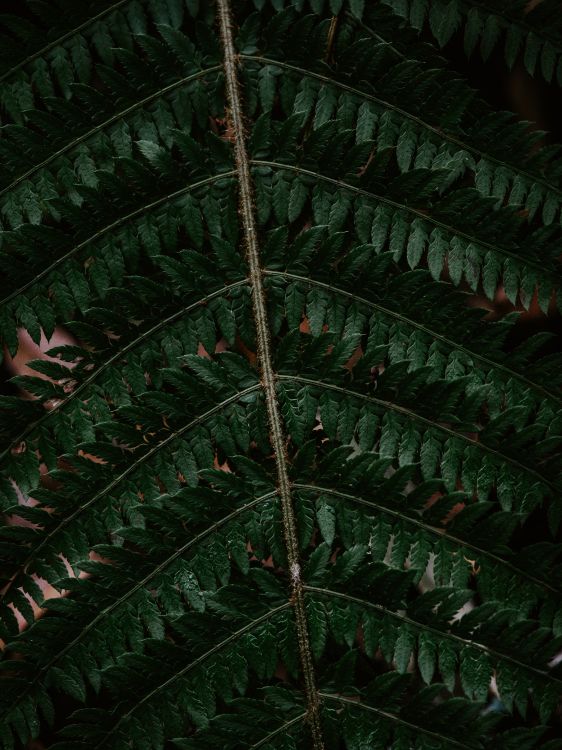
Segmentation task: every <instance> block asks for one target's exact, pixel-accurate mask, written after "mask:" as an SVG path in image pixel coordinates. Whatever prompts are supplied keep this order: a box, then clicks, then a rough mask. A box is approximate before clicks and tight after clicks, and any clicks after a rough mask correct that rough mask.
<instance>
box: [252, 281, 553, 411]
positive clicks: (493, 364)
mask: <svg viewBox="0 0 562 750" xmlns="http://www.w3.org/2000/svg"><path fill="white" fill-rule="evenodd" d="M264 273H266V274H267V275H268V276H280V277H283V278H286V279H292V280H294V281H299V282H302V283H303V284H310V285H312V286H317V287H319V288H321V289H326V291H329V292H332V293H334V294H339V295H341V296H345V297H349V299H352V300H354V301H356V302H358V303H359V304H362V305H365V306H366V307H371V308H372V309H373V310H380V312H382V313H383V314H384V315H388V316H390V317H393V318H396V320H400V321H402V322H404V323H406V324H407V325H410V326H412V327H413V328H417V329H418V330H420V331H423V332H424V333H426V334H427V335H428V336H431V337H432V338H433V339H435V340H436V341H442V342H443V343H445V344H447V346H450V347H451V348H454V349H457V350H458V351H461V352H463V353H465V354H466V355H467V356H469V357H472V358H473V359H478V360H480V361H481V362H483V363H484V364H485V365H486V366H487V367H489V368H491V369H496V370H502V371H503V372H505V373H506V374H507V375H508V376H509V377H510V378H515V379H517V380H520V381H521V382H522V383H525V385H527V386H528V387H529V388H532V389H533V390H537V391H539V392H540V393H542V394H543V395H544V396H546V397H547V398H550V399H552V400H553V401H555V402H557V403H558V404H559V405H560V406H562V396H558V395H556V394H555V393H553V392H552V391H549V390H548V389H547V388H544V386H541V385H539V384H538V383H535V382H534V381H532V380H529V378H526V377H525V376H524V375H522V374H521V373H519V372H517V371H516V370H512V369H511V368H510V367H508V366H507V365H504V364H502V363H501V362H496V361H495V360H493V359H490V358H489V357H486V356H485V355H483V354H478V353H477V352H475V351H473V350H472V349H468V348H467V347H466V346H463V345H462V344H459V343H457V342H456V341H454V340H453V339H449V338H447V337H446V336H444V335H443V334H441V333H437V332H436V331H433V330H432V329H431V328H428V327H427V325H425V324H424V323H419V322H418V321H415V320H412V319H411V318H408V317H407V316H406V315H404V314H402V313H398V312H396V311H395V310H391V309H390V308H388V307H384V306H383V305H380V304H378V303H377V302H371V301H370V300H368V299H366V298H365V297H360V296H359V295H357V294H354V293H353V292H348V291H346V290H345V289H340V288H339V287H337V286H332V285H331V284H326V283H325V282H323V281H318V280H316V279H313V278H310V277H308V276H299V275H297V274H294V273H289V272H287V271H270V270H267V269H266V270H265V271H264Z"/></svg>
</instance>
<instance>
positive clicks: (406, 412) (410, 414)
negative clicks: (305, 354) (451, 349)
mask: <svg viewBox="0 0 562 750" xmlns="http://www.w3.org/2000/svg"><path fill="white" fill-rule="evenodd" d="M277 379H278V380H279V381H287V382H295V383H302V384H303V385H310V386H314V387H317V388H324V389H326V390H331V391H336V392H338V393H342V394H344V395H345V396H350V397H352V398H358V399H360V400H361V401H367V402H369V403H373V404H377V405H378V406H381V407H382V408H384V409H388V410H389V411H395V412H397V413H398V414H402V415H403V416H405V417H407V418H408V419H410V420H412V421H418V422H421V423H422V424H424V425H426V426H427V427H428V428H431V429H435V430H439V431H440V432H443V433H445V434H446V435H449V436H450V437H452V438H456V439H459V440H463V441H464V442H465V443H468V444H469V445H473V446H475V447H476V448H479V449H480V450H484V451H486V452H487V453H490V454H492V455H494V456H496V457H497V458H498V459H499V460H501V461H504V462H506V463H510V464H512V465H513V466H516V467H517V468H518V469H519V470H520V471H524V472H525V473H527V474H531V475H532V476H534V477H535V478H536V479H538V480H539V481H540V482H541V484H544V485H546V486H547V487H549V488H550V489H551V491H552V493H553V495H556V493H557V492H558V488H557V487H556V485H554V484H553V483H552V482H551V481H550V480H548V479H545V477H543V476H542V475H541V474H540V473H539V472H538V471H536V470H535V469H532V468H531V467H530V466H526V465H525V464H522V463H521V462H519V461H518V460H517V459H516V458H513V457H511V456H508V455H506V454H504V453H502V452H501V451H498V450H496V449H495V448H492V447H491V446H489V445H487V444H486V443H482V442H479V441H477V440H472V439H471V438H469V437H467V436H466V435H463V434H462V433H460V432H455V431H454V430H452V429H450V428H449V427H445V426H443V425H441V424H438V423H437V422H433V421H432V420H431V419H428V418H427V417H422V416H421V415H420V414H416V412H414V411H412V410H411V409H408V408H406V407H405V406H399V405H398V404H394V403H392V402H391V401H385V400H384V399H380V398H376V397H375V396H366V395H365V394H363V393H358V392H357V391H352V390H349V389H348V388H344V387H343V386H339V385H335V384H333V383H325V382H323V381H321V380H315V379H313V378H307V377H303V376H301V375H282V374H279V375H277Z"/></svg>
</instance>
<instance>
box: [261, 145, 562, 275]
mask: <svg viewBox="0 0 562 750" xmlns="http://www.w3.org/2000/svg"><path fill="white" fill-rule="evenodd" d="M251 163H252V164H254V165H255V166H257V167H269V168H271V169H281V170H283V169H284V170H286V171H288V172H295V173H296V174H303V175H307V176H308V177H312V178H314V179H315V180H322V181H323V182H327V183H330V184H331V185H334V186H335V187H337V188H339V189H340V190H349V191H350V192H353V193H357V194H358V195H364V196H365V197H367V198H374V199H375V200H377V201H379V202H380V203H385V204H386V205H388V206H392V207H393V208H395V209H398V210H400V211H405V212H407V213H410V214H413V215H414V216H416V217H418V218H420V219H421V220H422V221H426V222H428V223H429V224H433V225H435V226H436V227H439V228H440V229H443V230H444V231H446V232H448V233H449V234H451V235H456V236H458V237H463V238H464V239H465V240H467V241H468V242H469V243H474V244H475V245H478V246H480V247H483V248H487V249H488V250H491V251H492V252H494V253H497V254H498V255H504V256H505V257H506V258H512V259H513V260H514V261H515V262H516V263H518V264H520V265H521V266H527V267H529V268H533V269H535V270H536V271H537V272H539V274H540V275H541V276H548V277H549V278H551V279H552V280H553V284H554V280H556V281H559V280H558V279H557V277H556V272H555V270H554V269H550V268H548V269H545V267H544V266H542V265H541V264H540V263H539V262H537V261H534V260H530V259H528V258H525V257H523V256H521V255H518V254H517V253H514V252H512V251H510V250H507V249H506V248H503V247H499V246H498V245H492V244H491V243H490V242H486V241H485V240H482V239H480V238H478V237H475V236H474V235H471V234H468V233H467V232H463V231H462V230H460V229H457V228H456V227H453V226H451V225H450V224H445V222H442V221H440V220H439V219H435V218H433V217H432V216H430V215H429V214H426V213H424V212H423V211H420V210H419V209H417V208H413V207H412V206H408V205H407V204H405V203H400V202H398V201H395V200H392V199H391V198H385V197H384V196H383V195H379V194H378V193H372V192H370V191H368V190H364V189H363V188H360V187H357V186H355V185H351V184H350V183H348V182H343V181H342V180H336V179H335V178H334V177H328V176H327V175H323V174H320V173H319V172H313V171H312V170H310V169H305V168H304V167H299V166H295V165H294V164H284V163H281V162H277V161H267V160H264V159H252V160H251Z"/></svg>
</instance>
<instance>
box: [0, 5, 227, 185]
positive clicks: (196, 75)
mask: <svg viewBox="0 0 562 750" xmlns="http://www.w3.org/2000/svg"><path fill="white" fill-rule="evenodd" d="M128 1H129V0H127V2H128ZM218 70H220V65H213V66H212V67H210V68H205V70H200V71H198V72H197V73H194V74H192V75H189V76H186V77H185V78H180V79H179V80H178V81H175V82H174V83H171V84H169V85H168V86H165V87H164V88H162V89H159V90H158V91H156V92H153V93H152V94H150V95H149V96H147V97H145V98H144V99H141V100H139V101H138V102H135V103H134V104H131V105H130V106H129V107H126V108H125V109H122V110H121V111H120V112H118V113H117V114H115V115H112V116H111V117H109V118H108V119H107V120H104V122H101V123H100V124H99V125H96V126H95V127H93V128H91V130H88V131H87V132H85V133H82V135H80V136H77V137H76V138H74V139H73V140H72V141H69V142H68V143H66V144H65V145H64V146H62V147H61V148H60V149H59V150H58V151H55V152H54V153H52V154H51V155H50V156H49V157H48V158H47V159H44V160H43V161H42V162H39V163H38V164H34V165H33V167H31V168H30V169H28V170H27V172H23V173H22V174H20V175H18V177H16V178H15V179H14V180H13V181H12V182H11V183H10V184H9V185H6V186H5V187H3V188H2V189H1V190H0V197H2V196H3V195H5V194H6V193H8V192H10V191H11V190H13V189H14V188H15V187H17V186H18V185H19V184H20V183H22V182H23V181H24V180H26V179H27V178H28V177H31V176H32V175H34V174H35V173H36V172H38V171H39V170H40V169H44V168H45V167H46V166H48V165H49V164H51V163H52V162H54V161H55V160H56V159H58V158H59V157H60V156H63V155H64V154H65V153H67V152H68V151H72V149H73V148H75V147H76V146H78V145H79V144H80V143H83V142H84V141H86V140H88V139H89V138H91V137H92V136H93V135H95V134H96V133H99V132H100V131H101V130H104V129H105V128H107V127H109V126H110V125H113V124H114V123H115V122H118V121H119V120H121V119H122V118H124V117H127V115H129V114H130V113H131V112H134V111H135V110H137V109H141V108H142V107H144V106H145V105H146V104H150V103H151V102H153V101H155V100H156V99H159V98H160V97H163V96H166V95H167V94H169V93H170V92H171V91H174V90H175V89H177V88H179V87H180V86H183V85H185V84H187V83H190V82H191V81H195V80H197V79H198V78H203V77H204V76H205V75H208V74H209V73H213V72H215V71H218Z"/></svg>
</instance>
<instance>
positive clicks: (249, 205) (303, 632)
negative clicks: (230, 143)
mask: <svg viewBox="0 0 562 750" xmlns="http://www.w3.org/2000/svg"><path fill="white" fill-rule="evenodd" d="M217 5H218V17H219V24H220V34H221V40H222V45H223V53H224V61H223V63H224V72H225V77H226V94H227V100H228V105H229V107H230V120H231V125H232V130H233V132H234V158H235V161H236V171H237V175H238V190H239V201H240V214H241V217H242V228H243V234H244V242H245V245H246V257H247V260H248V266H249V276H250V282H251V286H252V305H253V312H254V319H255V322H256V342H257V360H258V365H259V368H260V372H261V383H262V386H263V389H264V393H265V402H266V408H267V416H268V420H269V428H270V439H271V446H272V448H273V452H274V454H275V463H276V470H277V482H278V488H279V497H280V499H281V508H282V516H283V531H284V537H285V545H286V551H287V562H288V565H289V572H290V577H291V589H292V592H291V593H292V596H291V600H292V602H293V608H294V612H295V620H296V627H297V638H298V646H299V654H300V661H301V667H302V672H303V679H304V689H305V696H306V703H307V714H308V721H309V723H310V727H311V733H312V741H313V748H314V750H323V749H324V743H323V740H322V730H321V725H320V704H319V698H318V693H317V690H316V685H315V677H314V666H313V663H312V652H311V649H310V640H309V636H308V625H307V620H306V608H305V601H304V588H303V581H302V578H301V568H300V562H299V546H298V536H297V526H296V521H295V513H294V509H293V498H292V494H291V484H290V480H289V472H288V469H287V456H286V453H285V435H284V432H283V426H282V421H281V413H280V408H279V402H278V400H277V393H276V390H275V373H274V372H273V365H272V356H271V344H270V337H269V325H268V319H267V309H266V302H265V290H264V284H263V272H262V269H261V265H260V252H259V245H258V239H257V228H256V219H255V213H254V203H253V195H252V193H253V190H252V178H251V175H250V162H249V159H248V152H247V150H246V138H245V132H244V122H243V116H242V98H241V95H240V85H239V81H238V74H237V59H236V52H235V49H234V42H233V37H232V21H231V14H230V6H229V0H217Z"/></svg>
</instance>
